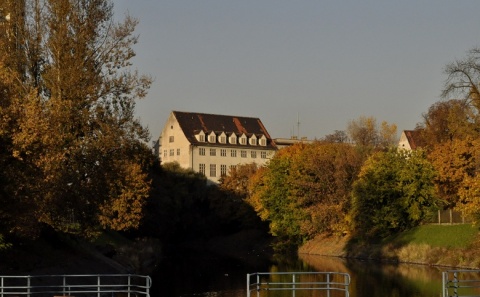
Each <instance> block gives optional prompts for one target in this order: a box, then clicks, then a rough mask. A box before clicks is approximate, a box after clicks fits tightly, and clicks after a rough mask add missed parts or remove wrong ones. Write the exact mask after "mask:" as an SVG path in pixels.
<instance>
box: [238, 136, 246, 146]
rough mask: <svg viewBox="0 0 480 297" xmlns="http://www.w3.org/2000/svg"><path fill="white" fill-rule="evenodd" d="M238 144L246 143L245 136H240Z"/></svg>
mask: <svg viewBox="0 0 480 297" xmlns="http://www.w3.org/2000/svg"><path fill="white" fill-rule="evenodd" d="M240 144H243V145H245V144H247V138H245V137H242V138H240Z"/></svg>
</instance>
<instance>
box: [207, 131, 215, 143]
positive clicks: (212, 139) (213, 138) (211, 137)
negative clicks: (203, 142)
mask: <svg viewBox="0 0 480 297" xmlns="http://www.w3.org/2000/svg"><path fill="white" fill-rule="evenodd" d="M208 142H210V143H215V142H217V135H215V133H214V132H212V133H210V134H209V135H208Z"/></svg>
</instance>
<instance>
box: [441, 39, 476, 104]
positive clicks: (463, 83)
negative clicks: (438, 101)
mask: <svg viewBox="0 0 480 297" xmlns="http://www.w3.org/2000/svg"><path fill="white" fill-rule="evenodd" d="M479 59H480V48H478V47H475V48H473V49H471V50H469V51H468V52H467V56H466V57H465V58H463V59H459V60H456V61H454V62H452V63H449V64H447V65H446V67H445V71H444V72H445V74H446V75H447V80H446V81H445V85H444V89H443V92H442V97H444V98H451V97H454V98H462V99H466V100H467V103H468V104H471V105H472V106H473V107H474V108H475V109H476V111H477V112H478V111H480V67H479V66H480V63H479Z"/></svg>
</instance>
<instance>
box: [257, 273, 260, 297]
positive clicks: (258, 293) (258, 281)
mask: <svg viewBox="0 0 480 297" xmlns="http://www.w3.org/2000/svg"><path fill="white" fill-rule="evenodd" d="M257 297H260V274H259V273H257Z"/></svg>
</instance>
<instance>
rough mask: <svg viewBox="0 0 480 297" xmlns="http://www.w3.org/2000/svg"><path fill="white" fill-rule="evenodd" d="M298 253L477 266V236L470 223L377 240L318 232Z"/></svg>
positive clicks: (479, 247) (479, 240)
mask: <svg viewBox="0 0 480 297" xmlns="http://www.w3.org/2000/svg"><path fill="white" fill-rule="evenodd" d="M298 252H299V254H309V255H323V256H335V257H344V258H355V259H363V260H376V261H388V262H399V263H412V264H424V265H436V266H449V267H458V268H476V269H478V268H480V258H479V257H478V254H479V252H480V236H479V232H478V228H474V227H472V226H470V225H425V226H420V227H417V228H414V229H412V230H409V231H408V232H404V233H402V234H399V235H397V236H392V237H389V238H385V239H383V240H381V241H379V242H377V243H368V242H363V241H358V240H356V239H355V238H352V237H350V236H343V237H336V236H326V235H319V236H317V237H315V238H314V239H312V240H310V241H309V242H307V243H305V244H304V245H302V246H301V247H300V248H299V250H298Z"/></svg>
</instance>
